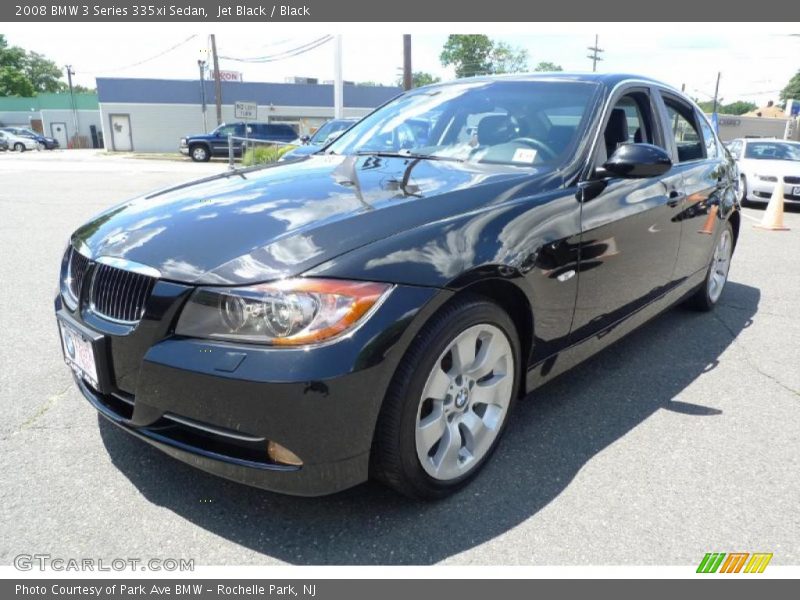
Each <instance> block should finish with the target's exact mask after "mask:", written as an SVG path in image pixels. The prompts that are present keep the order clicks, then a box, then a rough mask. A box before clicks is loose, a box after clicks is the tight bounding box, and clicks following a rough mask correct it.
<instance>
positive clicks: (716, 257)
mask: <svg viewBox="0 0 800 600" xmlns="http://www.w3.org/2000/svg"><path fill="white" fill-rule="evenodd" d="M731 256H733V227H732V226H731V224H730V223H729V222H725V224H724V226H723V227H722V231H721V232H720V234H719V238H718V239H717V244H716V246H714V253H713V254H712V256H711V263H710V264H709V266H708V271H707V272H706V279H705V281H704V282H703V285H702V286H701V287H700V288H698V290H697V291H696V292H695V293H694V295H693V296H691V297H690V298H689V300H688V301H687V304H688V305H689V306H690V307H692V308H694V309H697V310H703V311H708V310H711V309H713V308H714V306H716V304H717V302H718V301H719V298H720V296H721V295H722V290H723V289H724V288H725V284H726V283H727V281H728V270H729V269H730V266H731Z"/></svg>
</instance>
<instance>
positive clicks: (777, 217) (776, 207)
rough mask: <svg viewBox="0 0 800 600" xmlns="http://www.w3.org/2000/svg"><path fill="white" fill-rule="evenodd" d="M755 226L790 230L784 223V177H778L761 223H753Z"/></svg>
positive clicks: (772, 229)
mask: <svg viewBox="0 0 800 600" xmlns="http://www.w3.org/2000/svg"><path fill="white" fill-rule="evenodd" d="M753 227H757V228H758V229H769V230H770V231H789V228H788V227H786V226H784V224H783V177H778V181H777V183H776V184H775V189H774V190H773V191H772V198H770V199H769V204H767V208H766V210H765V211H764V217H763V218H762V219H761V223H759V224H758V225H753Z"/></svg>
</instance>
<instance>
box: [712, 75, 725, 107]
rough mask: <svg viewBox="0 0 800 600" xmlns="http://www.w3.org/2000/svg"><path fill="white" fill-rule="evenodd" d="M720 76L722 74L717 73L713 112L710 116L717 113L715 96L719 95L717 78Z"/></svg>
mask: <svg viewBox="0 0 800 600" xmlns="http://www.w3.org/2000/svg"><path fill="white" fill-rule="evenodd" d="M721 75H722V73H719V72H717V85H716V87H714V110H713V111H711V114H714V113H716V112H717V96H718V95H719V78H720V76H721Z"/></svg>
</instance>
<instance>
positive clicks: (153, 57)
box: [83, 33, 197, 75]
mask: <svg viewBox="0 0 800 600" xmlns="http://www.w3.org/2000/svg"><path fill="white" fill-rule="evenodd" d="M196 37H197V34H196V33H195V34H192V35H190V36H189V37H188V38H186V39H185V40H183V41H182V42H178V43H177V44H175V45H174V46H170V47H169V48H167V49H166V50H164V51H162V52H159V53H158V54H154V55H153V56H151V57H149V58H145V59H144V60H140V61H138V62H135V63H131V64H129V65H125V66H124V67H116V68H114V69H95V70H94V71H83V73H84V74H85V75H98V74H101V73H103V74H105V73H116V72H118V71H124V70H125V69H130V68H132V67H138V66H139V65H143V64H145V63H148V62H150V61H151V60H155V59H157V58H161V57H162V56H164V55H165V54H169V53H170V52H172V51H173V50H177V49H178V48H180V47H181V46H183V45H184V44H185V43H187V42H189V41H191V40H193V39H194V38H196Z"/></svg>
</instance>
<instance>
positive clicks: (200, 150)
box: [189, 144, 211, 162]
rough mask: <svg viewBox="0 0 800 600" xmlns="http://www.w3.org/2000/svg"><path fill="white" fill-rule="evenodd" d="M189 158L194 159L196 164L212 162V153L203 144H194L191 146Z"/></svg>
mask: <svg viewBox="0 0 800 600" xmlns="http://www.w3.org/2000/svg"><path fill="white" fill-rule="evenodd" d="M189 156H191V157H192V160H193V161H194V162H208V161H209V160H211V153H210V152H209V151H208V148H207V147H206V146H204V145H203V144H194V145H193V146H189Z"/></svg>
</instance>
